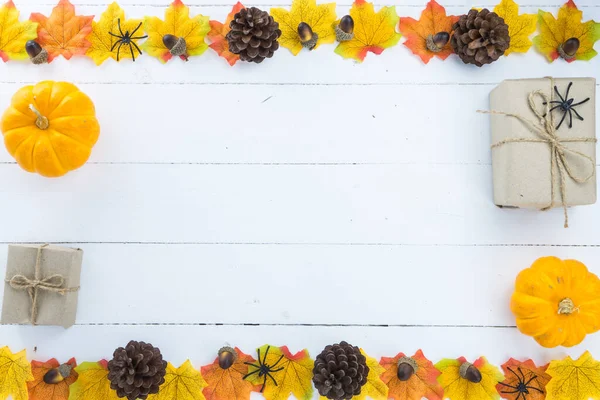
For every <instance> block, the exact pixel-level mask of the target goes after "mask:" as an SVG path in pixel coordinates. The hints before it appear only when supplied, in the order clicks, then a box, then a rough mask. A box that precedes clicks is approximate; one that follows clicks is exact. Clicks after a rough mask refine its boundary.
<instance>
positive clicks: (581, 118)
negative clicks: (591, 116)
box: [571, 108, 583, 121]
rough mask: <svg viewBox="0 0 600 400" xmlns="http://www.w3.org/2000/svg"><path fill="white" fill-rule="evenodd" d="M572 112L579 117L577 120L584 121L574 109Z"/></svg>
mask: <svg viewBox="0 0 600 400" xmlns="http://www.w3.org/2000/svg"><path fill="white" fill-rule="evenodd" d="M571 110H572V111H573V112H574V113H575V115H576V116H577V118H579V120H580V121H583V117H582V116H581V115H579V113H578V112H577V111H576V110H575V109H574V108H571Z"/></svg>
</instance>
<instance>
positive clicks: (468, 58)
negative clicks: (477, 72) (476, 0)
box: [450, 8, 510, 67]
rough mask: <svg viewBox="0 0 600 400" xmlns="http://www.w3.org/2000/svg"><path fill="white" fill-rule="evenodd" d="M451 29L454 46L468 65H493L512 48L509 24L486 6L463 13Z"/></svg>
mask: <svg viewBox="0 0 600 400" xmlns="http://www.w3.org/2000/svg"><path fill="white" fill-rule="evenodd" d="M452 29H453V30H454V34H453V35H452V39H451V41H450V42H451V44H452V48H453V49H454V52H455V53H456V54H458V56H459V57H460V58H461V59H462V60H463V62H464V63H465V64H475V65H477V66H478V67H481V66H482V65H484V64H491V63H493V62H494V61H496V60H497V59H498V58H500V56H502V55H503V54H504V52H505V51H506V50H507V49H508V48H509V47H510V35H509V34H508V25H506V24H505V23H504V19H503V18H502V17H500V16H498V14H496V13H495V12H490V11H489V10H488V9H486V8H484V9H483V10H481V11H477V10H471V11H469V13H468V14H467V15H462V16H461V17H460V19H459V20H458V22H455V23H454V26H453V27H452Z"/></svg>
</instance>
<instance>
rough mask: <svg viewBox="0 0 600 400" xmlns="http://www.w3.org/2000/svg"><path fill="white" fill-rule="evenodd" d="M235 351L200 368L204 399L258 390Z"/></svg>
mask: <svg viewBox="0 0 600 400" xmlns="http://www.w3.org/2000/svg"><path fill="white" fill-rule="evenodd" d="M238 4H239V3H238ZM235 352H236V355H237V357H236V360H235V362H234V363H233V364H232V365H231V367H229V368H227V369H223V368H221V367H220V365H219V357H217V358H216V359H215V361H214V362H213V363H212V364H210V365H206V366H204V367H202V368H200V370H201V372H202V376H203V377H204V379H205V380H206V382H207V383H208V386H206V387H205V388H204V390H203V394H204V397H206V400H247V399H249V398H250V392H252V391H257V390H260V389H256V387H255V386H254V385H253V384H252V383H250V382H249V381H247V380H245V379H244V375H246V374H247V373H248V365H247V364H244V363H245V362H249V363H254V362H256V360H255V359H254V358H252V356H249V355H248V354H244V353H242V351H241V350H240V349H238V348H237V347H236V348H235Z"/></svg>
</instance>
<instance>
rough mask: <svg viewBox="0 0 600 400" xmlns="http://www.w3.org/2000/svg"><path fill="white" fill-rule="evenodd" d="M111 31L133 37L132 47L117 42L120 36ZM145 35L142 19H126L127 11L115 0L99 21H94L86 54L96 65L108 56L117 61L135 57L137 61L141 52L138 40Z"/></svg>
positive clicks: (88, 38)
mask: <svg viewBox="0 0 600 400" xmlns="http://www.w3.org/2000/svg"><path fill="white" fill-rule="evenodd" d="M111 33H112V34H113V35H122V33H124V34H129V36H131V37H132V40H131V43H132V44H131V47H130V46H129V45H124V44H123V45H121V44H120V43H119V44H117V41H118V40H119V38H117V37H115V36H113V35H111ZM144 37H145V36H144V28H142V20H141V19H129V20H127V19H125V11H123V9H122V8H121V7H119V5H118V4H117V3H116V2H114V3H112V4H110V5H109V6H108V7H107V8H106V11H104V12H103V13H102V15H101V16H100V20H99V21H98V22H96V21H94V22H92V32H91V33H90V34H89V36H88V37H87V40H89V41H90V43H91V44H92V45H91V47H90V48H89V49H88V51H87V53H85V54H86V55H87V56H89V57H90V58H91V59H92V60H94V62H95V63H96V65H100V64H102V63H103V62H104V61H106V60H107V59H108V58H112V59H113V60H116V61H119V60H121V59H123V58H130V59H131V58H133V59H134V61H135V57H138V55H139V54H141V53H140V51H139V48H138V47H137V46H138V45H137V41H138V40H140V39H144ZM132 55H133V57H132Z"/></svg>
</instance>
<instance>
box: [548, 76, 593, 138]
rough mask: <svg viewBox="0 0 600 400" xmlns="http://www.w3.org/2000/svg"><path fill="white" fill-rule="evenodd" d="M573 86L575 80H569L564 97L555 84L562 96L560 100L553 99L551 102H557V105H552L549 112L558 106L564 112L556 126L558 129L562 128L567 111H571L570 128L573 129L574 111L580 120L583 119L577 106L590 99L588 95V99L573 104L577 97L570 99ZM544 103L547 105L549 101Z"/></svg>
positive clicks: (557, 92)
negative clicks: (576, 108)
mask: <svg viewBox="0 0 600 400" xmlns="http://www.w3.org/2000/svg"><path fill="white" fill-rule="evenodd" d="M571 86H573V82H569V86H568V87H567V93H565V97H562V96H561V95H560V92H559V91H558V88H557V87H556V86H554V91H555V92H556V94H557V95H558V97H559V98H560V101H558V100H553V101H551V102H550V104H557V105H556V106H554V107H552V108H551V109H550V110H549V111H548V112H552V111H554V110H556V109H557V108H559V109H560V111H562V112H563V116H562V118H561V120H560V122H559V123H558V125H557V126H556V129H558V128H560V126H561V125H562V123H563V122H564V120H565V117H566V116H567V113H569V129H571V128H572V127H573V113H575V117H577V118H578V119H579V120H580V121H583V117H582V116H581V115H579V113H578V112H577V111H576V110H575V107H577V106H579V105H582V104H583V103H586V102H588V101H589V100H590V98H589V97H588V98H587V99H585V100H583V101H580V102H579V103H575V104H573V101H574V100H575V99H573V98H571V99H569V91H570V90H571ZM543 104H544V105H547V104H548V102H544V103H543ZM546 115H547V114H544V117H545V116H546Z"/></svg>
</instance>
